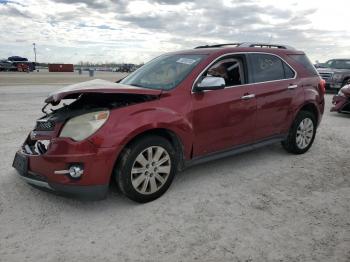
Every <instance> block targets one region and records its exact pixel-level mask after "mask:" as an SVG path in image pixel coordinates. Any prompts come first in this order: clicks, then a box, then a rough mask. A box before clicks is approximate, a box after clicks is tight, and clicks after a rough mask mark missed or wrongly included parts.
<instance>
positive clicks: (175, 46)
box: [0, 0, 350, 63]
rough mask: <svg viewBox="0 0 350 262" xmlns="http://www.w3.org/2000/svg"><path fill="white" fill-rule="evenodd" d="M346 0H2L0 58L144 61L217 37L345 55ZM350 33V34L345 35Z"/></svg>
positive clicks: (316, 55)
mask: <svg viewBox="0 0 350 262" xmlns="http://www.w3.org/2000/svg"><path fill="white" fill-rule="evenodd" d="M348 7H350V4H349V3H348V1H345V0H344V1H342V0H334V1H332V2H329V0H328V1H326V0H318V1H303V2H301V1H299V2H297V1H296V0H284V1H275V0H246V1H243V0H222V1H220V0H208V1H201V0H195V1H182V0H148V1H146V0H143V1H127V0H118V1H109V0H105V1H102V0H100V1H93V0H40V1H36V0H27V1H25V2H24V1H19V0H11V1H7V0H0V28H1V30H0V39H1V42H0V57H5V58H6V57H8V56H11V55H21V56H27V57H29V58H31V59H33V50H32V43H33V42H35V43H36V44H37V51H38V60H39V61H43V62H73V63H77V62H79V61H82V60H83V61H93V62H105V61H115V62H135V63H140V62H145V61H147V60H149V59H150V58H152V57H154V56H156V55H158V54H161V53H164V52H167V51H174V50H179V49H184V48H192V47H194V46H196V45H200V44H208V43H209V44H210V43H219V42H240V41H259V42H267V41H270V40H271V41H272V42H278V43H284V44H289V45H294V46H296V47H297V48H299V49H301V50H304V51H305V52H306V53H307V54H308V55H309V56H310V57H311V59H312V60H316V59H318V60H321V61H323V60H325V59H327V58H332V57H350V48H349V47H350V38H349V36H350V29H349V28H348V23H347V14H346V12H347V10H348V9H349V8H348ZM348 39H349V40H348Z"/></svg>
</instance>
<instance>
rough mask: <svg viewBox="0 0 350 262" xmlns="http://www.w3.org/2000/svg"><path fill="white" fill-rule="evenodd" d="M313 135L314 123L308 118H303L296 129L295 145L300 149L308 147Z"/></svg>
mask: <svg viewBox="0 0 350 262" xmlns="http://www.w3.org/2000/svg"><path fill="white" fill-rule="evenodd" d="M313 134H314V123H313V122H312V120H311V119H310V118H304V119H303V120H302V121H301V122H300V124H299V126H298V129H297V134H296V144H297V146H298V147H299V148H300V149H305V148H306V147H308V146H309V145H310V143H311V141H312V137H313Z"/></svg>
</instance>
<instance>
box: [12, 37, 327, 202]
mask: <svg viewBox="0 0 350 262" xmlns="http://www.w3.org/2000/svg"><path fill="white" fill-rule="evenodd" d="M324 88H325V84H324V81H323V80H321V78H320V77H319V75H318V73H317V71H316V70H315V68H314V67H313V65H312V64H311V63H310V62H309V60H308V59H307V57H306V56H305V54H304V53H303V52H301V51H297V50H295V49H293V48H291V47H288V46H282V45H265V44H252V43H241V44H223V45H215V46H200V47H197V48H195V49H193V50H186V51H180V52H174V53H168V54H165V55H162V56H159V57H157V58H155V59H153V60H152V61H150V62H149V63H147V64H146V65H144V66H142V67H141V68H140V69H138V70H137V71H135V72H133V73H132V74H130V75H129V76H127V77H126V78H124V79H122V80H121V81H119V82H118V83H112V82H108V81H104V80H93V81H88V82H85V83H81V84H75V85H71V86H68V87H66V88H63V89H60V90H58V91H56V92H54V93H52V94H50V95H49V97H48V98H47V99H46V100H45V102H46V105H45V106H44V108H43V112H44V113H45V115H44V116H43V117H42V118H40V119H39V120H37V122H36V126H35V128H34V130H33V131H32V132H31V133H30V134H29V135H28V137H27V139H26V140H25V142H24V144H23V145H22V147H21V148H20V150H19V151H18V152H17V153H16V156H15V159H14V162H13V166H14V167H15V168H16V169H17V170H18V171H19V174H20V175H21V177H22V178H23V179H25V180H26V181H27V182H28V183H30V184H32V185H35V186H38V187H44V188H48V189H50V190H53V191H56V192H63V193H67V194H70V195H77V196H84V197H93V198H103V197H105V196H106V193H107V191H108V187H109V184H110V183H111V181H112V180H115V181H116V182H117V184H118V186H119V188H120V190H121V191H122V192H123V193H124V194H125V195H126V196H127V197H129V198H130V199H132V200H135V201H137V202H148V201H151V200H154V199H156V198H158V197H159V196H161V195H162V194H163V193H164V192H165V191H166V190H167V189H168V188H169V186H170V184H171V182H172V180H173V178H174V176H175V173H176V172H177V171H179V170H182V169H184V168H186V167H188V166H191V165H194V164H198V163H202V162H204V161H208V160H214V159H217V158H221V157H226V156H229V155H233V154H236V153H240V152H244V151H247V150H251V149H254V148H257V147H261V146H265V145H268V144H271V143H275V142H282V145H283V147H284V148H285V149H286V150H287V151H288V152H291V153H295V154H302V153H305V152H306V151H307V150H308V149H309V148H310V147H311V145H312V143H313V141H314V138H315V134H316V128H317V127H318V125H319V123H320V121H321V117H322V114H323V110H324V92H325V89H324ZM62 100H65V103H61V104H63V105H61V106H60V102H61V101H62ZM67 101H69V102H67ZM47 106H50V107H51V110H50V111H48V110H47V109H46V108H47Z"/></svg>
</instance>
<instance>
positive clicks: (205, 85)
mask: <svg viewBox="0 0 350 262" xmlns="http://www.w3.org/2000/svg"><path fill="white" fill-rule="evenodd" d="M224 88H225V79H224V78H222V77H216V76H206V77H204V78H203V80H202V81H201V82H200V83H198V84H197V85H196V86H195V88H194V91H196V92H201V91H204V90H218V89H224Z"/></svg>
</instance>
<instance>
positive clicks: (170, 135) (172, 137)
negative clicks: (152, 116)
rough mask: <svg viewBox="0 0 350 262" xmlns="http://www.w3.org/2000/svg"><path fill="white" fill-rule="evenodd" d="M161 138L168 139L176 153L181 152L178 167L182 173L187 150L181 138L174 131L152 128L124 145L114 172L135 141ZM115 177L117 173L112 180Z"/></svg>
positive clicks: (133, 137)
mask: <svg viewBox="0 0 350 262" xmlns="http://www.w3.org/2000/svg"><path fill="white" fill-rule="evenodd" d="M152 135H154V136H160V137H163V138H165V139H167V140H168V141H169V142H170V143H171V145H172V146H173V147H174V149H175V151H176V152H179V154H178V155H179V163H178V166H177V170H178V171H181V170H182V169H183V168H184V162H185V149H184V144H183V142H182V141H181V138H180V137H179V136H178V135H177V134H176V133H175V132H174V131H172V130H170V129H167V128H160V127H159V128H152V129H147V130H144V131H142V132H140V133H138V134H136V135H134V136H132V137H130V138H129V139H128V140H127V141H126V142H125V144H124V146H123V148H122V149H121V150H120V152H119V155H118V156H117V158H116V161H115V163H114V168H113V170H114V169H115V168H116V167H117V166H118V164H119V163H120V160H121V158H122V155H123V153H124V152H125V150H127V149H128V148H129V146H130V145H131V144H132V143H134V142H135V141H137V140H139V139H142V138H143V137H147V136H152ZM114 175H115V172H114V171H113V174H112V176H111V179H113V177H114Z"/></svg>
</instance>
